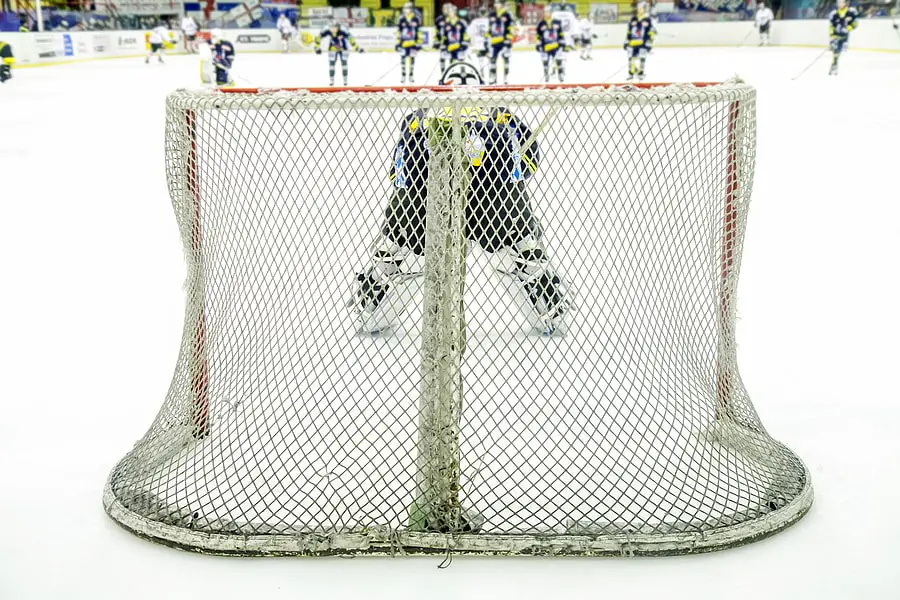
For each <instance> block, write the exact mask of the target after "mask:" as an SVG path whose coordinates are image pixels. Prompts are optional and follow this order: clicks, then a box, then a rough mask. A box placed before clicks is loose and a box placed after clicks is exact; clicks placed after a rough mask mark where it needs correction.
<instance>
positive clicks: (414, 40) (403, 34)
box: [397, 15, 422, 48]
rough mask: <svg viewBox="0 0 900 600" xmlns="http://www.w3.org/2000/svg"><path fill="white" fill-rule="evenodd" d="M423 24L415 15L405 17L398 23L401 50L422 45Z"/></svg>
mask: <svg viewBox="0 0 900 600" xmlns="http://www.w3.org/2000/svg"><path fill="white" fill-rule="evenodd" d="M421 27H422V23H421V22H419V18H418V17H416V16H415V15H413V16H411V17H407V16H406V15H403V16H401V17H400V20H399V21H397V45H398V46H400V47H401V48H416V47H418V46H421V45H422V31H421Z"/></svg>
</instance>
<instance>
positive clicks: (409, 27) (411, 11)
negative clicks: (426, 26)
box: [395, 2, 422, 83]
mask: <svg viewBox="0 0 900 600" xmlns="http://www.w3.org/2000/svg"><path fill="white" fill-rule="evenodd" d="M395 48H396V50H397V52H399V53H400V83H406V81H407V78H408V79H409V82H410V83H414V77H413V73H414V71H415V69H416V55H417V54H418V53H419V50H421V49H422V21H421V19H419V16H418V15H417V14H416V9H415V7H414V6H413V5H412V3H411V2H407V3H406V4H404V5H403V12H402V13H401V14H400V19H399V20H398V21H397V45H396V46H395ZM407 65H408V67H407Z"/></svg>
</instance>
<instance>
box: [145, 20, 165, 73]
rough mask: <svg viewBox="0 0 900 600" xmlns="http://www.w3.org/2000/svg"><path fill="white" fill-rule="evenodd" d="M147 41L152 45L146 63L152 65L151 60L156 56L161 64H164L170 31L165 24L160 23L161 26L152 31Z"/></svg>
mask: <svg viewBox="0 0 900 600" xmlns="http://www.w3.org/2000/svg"><path fill="white" fill-rule="evenodd" d="M147 41H148V42H149V43H150V52H148V53H147V57H146V58H145V59H144V63H145V64H150V58H151V57H152V56H154V55H155V56H156V58H157V59H159V62H160V64H162V62H163V51H164V47H165V44H166V42H168V41H169V30H168V29H167V28H166V25H165V23H163V22H162V21H160V22H159V25H157V26H156V27H154V28H153V29H152V30H151V31H150V36H149V38H148V39H147Z"/></svg>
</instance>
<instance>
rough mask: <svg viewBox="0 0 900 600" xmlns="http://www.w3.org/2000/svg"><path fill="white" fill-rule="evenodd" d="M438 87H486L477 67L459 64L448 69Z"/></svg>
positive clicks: (465, 63)
mask: <svg viewBox="0 0 900 600" xmlns="http://www.w3.org/2000/svg"><path fill="white" fill-rule="evenodd" d="M438 85H484V80H483V79H482V78H481V72H480V71H479V70H478V68H477V67H476V66H475V65H472V64H470V63H467V62H458V63H453V64H452V65H450V66H449V67H447V69H446V70H445V71H444V73H443V74H442V75H441V80H440V82H438Z"/></svg>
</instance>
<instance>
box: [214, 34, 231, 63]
mask: <svg viewBox="0 0 900 600" xmlns="http://www.w3.org/2000/svg"><path fill="white" fill-rule="evenodd" d="M212 57H213V64H217V65H221V66H223V67H225V68H226V69H230V68H231V65H233V64H234V46H233V45H232V43H231V42H229V41H228V40H219V41H218V42H216V43H215V44H213V45H212Z"/></svg>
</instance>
